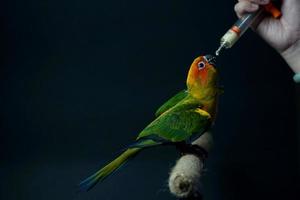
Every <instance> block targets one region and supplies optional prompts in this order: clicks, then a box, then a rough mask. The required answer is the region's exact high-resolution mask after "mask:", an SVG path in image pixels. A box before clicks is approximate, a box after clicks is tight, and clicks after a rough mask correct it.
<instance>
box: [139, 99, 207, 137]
mask: <svg viewBox="0 0 300 200" xmlns="http://www.w3.org/2000/svg"><path fill="white" fill-rule="evenodd" d="M199 106H200V105H199V103H197V102H192V101H185V102H181V103H179V104H177V105H176V106H174V107H173V108H171V109H169V110H168V111H166V112H164V113H163V114H161V115H160V116H159V117H158V118H157V119H155V120H154V121H153V122H152V123H151V124H149V125H148V126H147V127H146V128H145V129H144V130H143V131H142V132H141V133H140V134H139V136H138V138H137V139H141V138H143V137H149V136H151V135H157V136H159V137H161V138H163V139H165V140H168V141H170V142H180V141H186V140H188V139H189V138H190V137H191V136H192V135H193V134H202V133H203V132H204V131H206V129H207V128H208V127H209V125H210V123H211V118H210V115H209V114H208V113H207V112H206V111H204V110H201V109H199ZM199 111H200V112H199Z"/></svg>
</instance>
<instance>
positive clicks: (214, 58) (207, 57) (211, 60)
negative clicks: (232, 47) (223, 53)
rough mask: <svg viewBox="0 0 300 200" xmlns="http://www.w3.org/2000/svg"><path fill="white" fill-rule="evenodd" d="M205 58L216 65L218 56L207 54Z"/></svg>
mask: <svg viewBox="0 0 300 200" xmlns="http://www.w3.org/2000/svg"><path fill="white" fill-rule="evenodd" d="M204 58H205V59H206V61H207V62H208V63H209V64H211V65H213V66H214V67H215V66H216V57H215V56H213V55H205V56H204Z"/></svg>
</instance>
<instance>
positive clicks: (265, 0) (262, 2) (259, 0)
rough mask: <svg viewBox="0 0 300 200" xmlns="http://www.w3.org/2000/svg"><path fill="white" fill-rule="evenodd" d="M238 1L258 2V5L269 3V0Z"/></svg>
mask: <svg viewBox="0 0 300 200" xmlns="http://www.w3.org/2000/svg"><path fill="white" fill-rule="evenodd" d="M238 1H239V2H241V1H248V2H251V3H254V4H259V5H266V4H268V3H270V0H238Z"/></svg>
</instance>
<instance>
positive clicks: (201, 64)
mask: <svg viewBox="0 0 300 200" xmlns="http://www.w3.org/2000/svg"><path fill="white" fill-rule="evenodd" d="M204 68H205V63H204V62H203V61H201V62H199V63H198V69H199V70H201V69H204Z"/></svg>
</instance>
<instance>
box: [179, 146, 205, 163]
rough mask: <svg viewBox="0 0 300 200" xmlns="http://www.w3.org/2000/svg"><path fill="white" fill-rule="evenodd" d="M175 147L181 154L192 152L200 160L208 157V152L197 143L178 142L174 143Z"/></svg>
mask: <svg viewBox="0 0 300 200" xmlns="http://www.w3.org/2000/svg"><path fill="white" fill-rule="evenodd" d="M176 147H177V149H178V150H179V151H180V153H181V154H182V155H185V154H193V155H195V156H197V157H198V158H200V159H202V160H205V159H206V158H207V157H208V152H207V151H206V150H205V149H204V148H203V147H201V146H199V145H195V144H187V143H185V142H180V143H177V144H176Z"/></svg>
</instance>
